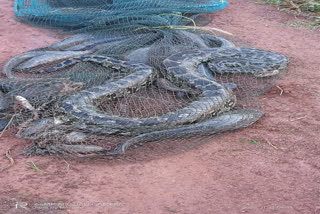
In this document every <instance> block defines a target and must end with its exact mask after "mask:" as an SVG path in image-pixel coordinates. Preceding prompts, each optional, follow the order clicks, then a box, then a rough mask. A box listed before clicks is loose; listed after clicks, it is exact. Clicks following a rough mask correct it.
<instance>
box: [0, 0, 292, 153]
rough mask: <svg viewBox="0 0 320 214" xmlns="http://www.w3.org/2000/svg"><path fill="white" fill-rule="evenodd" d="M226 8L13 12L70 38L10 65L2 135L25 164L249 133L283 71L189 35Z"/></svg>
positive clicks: (220, 42) (68, 4)
mask: <svg viewBox="0 0 320 214" xmlns="http://www.w3.org/2000/svg"><path fill="white" fill-rule="evenodd" d="M225 5H226V2H225V1H224V0H197V1H194V0H192V1H191V0H174V1H173V0H171V1H166V0H122V1H120V0H113V1H112V0H105V1H82V0H64V1H50V0H41V1H40V0H16V1H15V7H14V9H15V13H16V16H17V18H18V19H19V20H21V21H23V22H26V23H29V24H33V25H37V26H41V27H50V28H57V29H61V30H64V31H68V32H72V33H75V35H74V36H71V37H68V38H66V39H64V40H62V41H59V42H55V43H53V44H51V45H49V46H47V47H43V48H40V49H35V50H32V51H28V52H25V53H22V54H19V55H17V56H15V57H13V58H11V59H10V60H8V61H7V62H6V64H5V65H4V67H3V73H4V74H5V75H6V78H3V79H0V89H1V91H0V92H1V93H0V111H1V117H2V118H1V120H0V128H1V129H2V130H3V129H5V128H7V126H8V125H9V126H10V127H15V128H17V129H18V132H17V136H18V137H21V138H25V139H30V140H31V141H32V143H31V144H30V145H29V146H28V147H27V148H25V149H24V151H23V152H24V154H27V155H34V154H64V155H70V156H90V155H94V156H96V155H98V154H100V155H103V156H106V155H107V156H113V155H119V154H123V153H125V152H126V151H127V150H128V149H130V148H132V149H134V148H139V147H140V146H141V145H143V144H145V143H148V142H160V143H161V142H165V141H171V142H172V141H173V140H181V139H182V140H184V141H186V140H195V138H194V137H196V139H199V138H200V137H201V136H208V135H212V134H217V133H221V132H226V131H232V130H236V129H239V128H243V127H246V126H249V125H251V124H252V123H254V122H256V121H257V120H258V119H259V118H260V117H261V116H262V115H263V112H262V110H261V108H260V105H259V102H258V99H257V97H258V96H259V95H260V94H262V93H264V92H265V91H266V90H268V89H269V88H270V87H271V86H272V85H273V84H274V82H275V80H277V79H278V78H279V77H280V76H281V74H282V73H283V71H284V70H285V68H286V66H287V63H288V59H287V58H286V57H285V56H283V55H281V54H278V53H274V52H271V51H265V50H259V49H254V48H238V47H235V45H234V44H233V43H232V42H230V41H228V40H226V39H224V38H222V37H218V36H215V35H213V33H212V32H210V31H208V30H207V29H206V28H201V27H198V25H197V26H196V24H197V20H198V22H204V21H206V19H204V17H209V16H207V15H206V16H204V15H203V14H206V13H208V12H212V11H214V10H218V9H221V8H223V7H224V6H225ZM207 21H210V20H207Z"/></svg>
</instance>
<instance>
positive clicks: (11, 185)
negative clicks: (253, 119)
mask: <svg viewBox="0 0 320 214" xmlns="http://www.w3.org/2000/svg"><path fill="white" fill-rule="evenodd" d="M12 3H13V1H8V0H0V18H1V24H0V41H1V47H0V52H1V55H0V62H3V61H5V60H7V59H8V58H9V57H12V56H14V55H16V54H19V53H21V52H23V51H26V50H30V49H34V48H37V47H41V46H44V45H46V44H49V43H51V42H53V41H56V40H59V39H60V38H57V37H55V36H53V33H52V32H50V31H47V30H42V29H37V28H33V27H30V26H27V25H24V24H21V23H17V22H16V21H14V19H13V12H12ZM213 16H214V20H213V23H212V26H214V27H217V28H221V29H224V30H226V31H228V32H231V33H233V34H234V39H236V40H241V41H243V42H244V43H246V44H249V45H250V46H252V47H256V48H261V49H266V50H273V51H277V52H280V53H282V54H285V55H287V56H289V57H290V59H291V64H290V66H289V69H288V72H287V74H286V75H285V77H284V78H283V79H282V80H281V81H279V82H278V86H280V87H281V88H282V89H283V90H284V92H283V94H282V95H281V96H280V90H279V89H278V88H277V87H273V88H272V89H271V90H270V91H269V92H267V93H266V94H265V95H263V96H261V102H262V105H263V108H264V110H265V116H264V117H263V118H262V119H261V120H260V121H258V122H257V123H256V124H254V125H253V126H251V127H249V128H246V129H243V130H239V131H236V132H232V133H227V134H223V135H219V136H215V137H212V138H211V139H210V142H209V143H206V144H202V145H200V146H199V147H198V148H196V149H192V150H187V151H186V152H183V153H181V152H180V153H178V154H171V155H168V154H167V155H162V154H164V153H165V152H162V154H161V155H158V156H157V157H154V158H149V159H148V160H146V159H145V160H143V158H142V159H141V160H137V161H132V160H131V161H119V162H112V163H110V162H109V161H105V160H90V161H83V162H78V161H75V160H68V163H69V170H67V171H64V170H65V167H66V163H65V162H64V160H63V159H61V158H60V159H58V158H54V157H49V156H46V157H25V156H22V155H20V154H19V152H20V151H21V149H22V148H23V147H24V146H26V145H27V144H28V142H26V141H24V140H21V139H17V138H15V137H12V133H11V134H10V132H6V133H5V135H4V136H2V137H1V138H0V145H1V146H0V154H4V153H5V152H6V151H7V150H8V149H9V148H12V156H13V158H14V161H15V163H14V165H13V166H12V167H10V168H8V169H7V170H5V171H3V172H1V173H0V187H1V189H0V213H115V214H118V213H141V214H144V213H146V214H147V213H148V214H149V213H155V214H161V213H184V214H194V213H199V214H212V213H215V214H220V213H221V214H225V213H228V214H229V213H231V214H233V213H254V214H260V213H279V214H280V213H281V214H295V213H303V214H305V213H320V172H319V169H320V146H319V145H320V144H319V143H320V116H319V115H320V114H319V112H320V107H319V104H320V86H319V82H320V63H319V59H320V34H319V31H316V30H313V31H312V30H309V29H306V28H293V27H289V26H285V25H283V23H286V22H290V21H295V18H294V17H293V16H291V15H288V14H286V13H283V12H279V11H277V9H276V8H274V7H273V6H270V5H261V4H257V3H255V2H254V1H253V0H229V5H228V6H227V8H226V9H224V10H222V11H219V12H216V13H214V14H213ZM240 138H247V139H255V140H258V141H260V142H261V143H262V147H259V146H256V145H255V144H251V143H246V142H242V141H240V140H239V139H240ZM267 141H268V142H270V143H271V144H269V143H268V142H267ZM155 153H156V152H155ZM160 153H161V152H160ZM30 161H33V162H34V163H36V164H37V165H39V166H40V168H42V169H43V170H46V171H47V172H52V173H41V172H39V171H36V170H32V169H31V168H27V167H26V163H27V162H30ZM7 163H8V159H7V158H6V157H5V156H4V155H1V157H0V168H2V167H5V165H7ZM26 203H28V204H26ZM45 203H51V204H45ZM58 203H60V205H64V206H65V207H67V208H60V209H56V208H57V207H58ZM46 207H47V208H48V209H45V208H46Z"/></svg>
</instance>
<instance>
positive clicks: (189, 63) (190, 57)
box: [5, 47, 288, 154]
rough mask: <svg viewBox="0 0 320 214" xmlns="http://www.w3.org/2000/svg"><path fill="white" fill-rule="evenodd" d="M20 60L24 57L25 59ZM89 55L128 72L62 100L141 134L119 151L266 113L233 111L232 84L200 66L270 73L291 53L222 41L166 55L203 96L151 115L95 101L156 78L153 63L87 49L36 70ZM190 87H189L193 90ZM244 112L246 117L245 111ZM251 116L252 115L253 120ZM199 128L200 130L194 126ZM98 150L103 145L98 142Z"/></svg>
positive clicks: (115, 128) (178, 75) (108, 124)
mask: <svg viewBox="0 0 320 214" xmlns="http://www.w3.org/2000/svg"><path fill="white" fill-rule="evenodd" d="M33 55H34V56H38V54H35V53H33V54H32V53H30V54H29V55H28V54H25V55H23V57H24V58H25V59H27V58H28V59H30V58H32V57H33ZM20 61H21V62H22V60H20ZM86 61H87V62H94V63H98V64H100V65H102V66H104V67H108V68H111V69H114V70H116V71H118V72H122V73H123V74H125V75H126V76H124V77H123V78H121V79H119V80H115V81H113V82H106V83H104V84H101V85H98V86H93V87H89V88H86V89H84V90H81V91H78V92H75V93H73V94H71V95H69V96H67V97H66V98H65V99H64V100H62V101H61V103H60V105H59V106H60V108H62V109H63V110H64V111H65V112H66V113H67V115H68V117H70V118H72V119H76V120H79V121H82V122H84V123H85V124H89V125H91V126H92V125H93V126H97V127H103V128H106V129H110V130H111V131H110V133H117V134H126V133H128V132H131V133H135V134H136V136H135V137H133V138H132V139H131V140H129V141H127V142H125V143H124V144H121V145H120V147H118V148H117V150H116V151H113V153H114V154H119V153H123V152H124V151H125V150H126V148H128V147H129V146H131V145H132V144H136V143H139V142H147V141H150V140H152V139H153V138H154V139H163V138H166V137H168V136H180V135H181V133H182V135H186V134H187V133H196V134H197V133H200V130H201V129H204V130H207V129H206V128H205V127H207V128H208V130H211V131H210V132H212V133H216V132H218V131H219V130H222V131H224V130H225V129H224V128H222V127H225V126H226V124H227V125H229V124H232V125H234V127H244V126H247V125H248V124H251V123H253V122H254V121H255V120H254V119H252V118H260V117H261V115H262V113H261V112H260V111H255V110H252V111H236V112H234V111H231V112H230V113H228V111H229V110H231V109H232V108H233V107H234V105H235V103H236V97H235V95H234V94H233V93H232V90H231V88H232V87H226V85H223V84H220V83H218V82H217V81H216V79H215V78H214V77H213V75H211V74H210V72H208V71H207V70H205V71H203V72H199V67H201V65H203V64H205V65H206V66H205V67H206V68H208V69H209V70H210V71H211V72H213V73H218V74H222V75H223V74H249V75H253V76H254V77H257V78H267V77H271V76H275V75H278V74H280V73H281V72H282V71H283V70H284V69H285V68H286V66H287V63H288V59H287V58H286V57H285V56H283V55H281V54H278V53H275V52H271V51H265V50H259V49H254V48H233V47H222V48H201V49H195V50H184V51H181V52H179V53H177V54H173V55H171V56H169V57H167V58H166V59H165V60H164V61H163V66H164V67H165V72H164V74H163V76H164V77H165V78H166V79H167V80H168V81H169V82H171V83H173V84H174V85H176V86H178V87H179V86H187V88H191V89H192V90H193V91H195V93H194V94H195V95H196V98H197V99H195V100H193V101H192V102H191V103H189V104H188V105H187V106H186V107H183V108H181V109H178V110H176V111H174V112H169V113H164V114H162V115H158V116H155V117H148V118H129V117H119V116H115V115H108V114H106V113H105V112H102V111H100V110H99V109H98V108H97V107H96V106H95V105H94V101H95V100H96V99H99V98H102V97H104V98H106V97H108V98H109V99H110V100H112V99H114V98H118V97H121V96H123V95H124V94H126V93H132V92H133V91H136V90H139V89H140V88H142V87H145V86H147V85H149V84H151V83H152V82H153V81H154V80H155V78H156V72H155V71H154V70H153V69H152V68H151V67H149V66H148V65H145V64H141V63H135V62H125V61H121V60H117V59H114V58H110V57H105V56H99V55H83V56H80V57H74V58H70V59H67V60H65V61H63V62H60V63H59V64H57V65H56V66H54V67H50V68H46V69H43V70H39V71H33V73H48V72H54V71H59V70H60V69H62V68H65V67H67V66H70V65H74V64H76V63H78V62H86ZM7 68H8V69H6V70H5V73H6V74H9V75H11V77H12V76H13V75H12V73H10V69H12V68H13V65H11V67H10V66H9V67H8V66H7ZM184 92H185V91H184ZM186 92H187V93H188V91H186ZM225 112H227V113H225ZM241 114H242V115H243V117H242V118H243V119H241V117H240V116H239V115H241ZM223 115H227V116H223ZM246 115H247V116H246ZM226 117H230V118H234V119H233V120H231V121H229V122H228V121H227V120H225V119H226ZM245 118H251V119H250V120H249V122H248V120H247V119H245ZM220 120H221V121H220ZM224 120H225V121H224ZM219 121H220V122H219ZM235 121H236V122H235ZM228 127H229V126H228ZM193 129H195V130H198V131H194V132H193V131H192V130H193ZM228 129H232V128H231V127H229V128H228ZM86 149H88V148H86ZM95 150H99V149H97V148H95ZM109 154H112V152H111V153H109Z"/></svg>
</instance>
